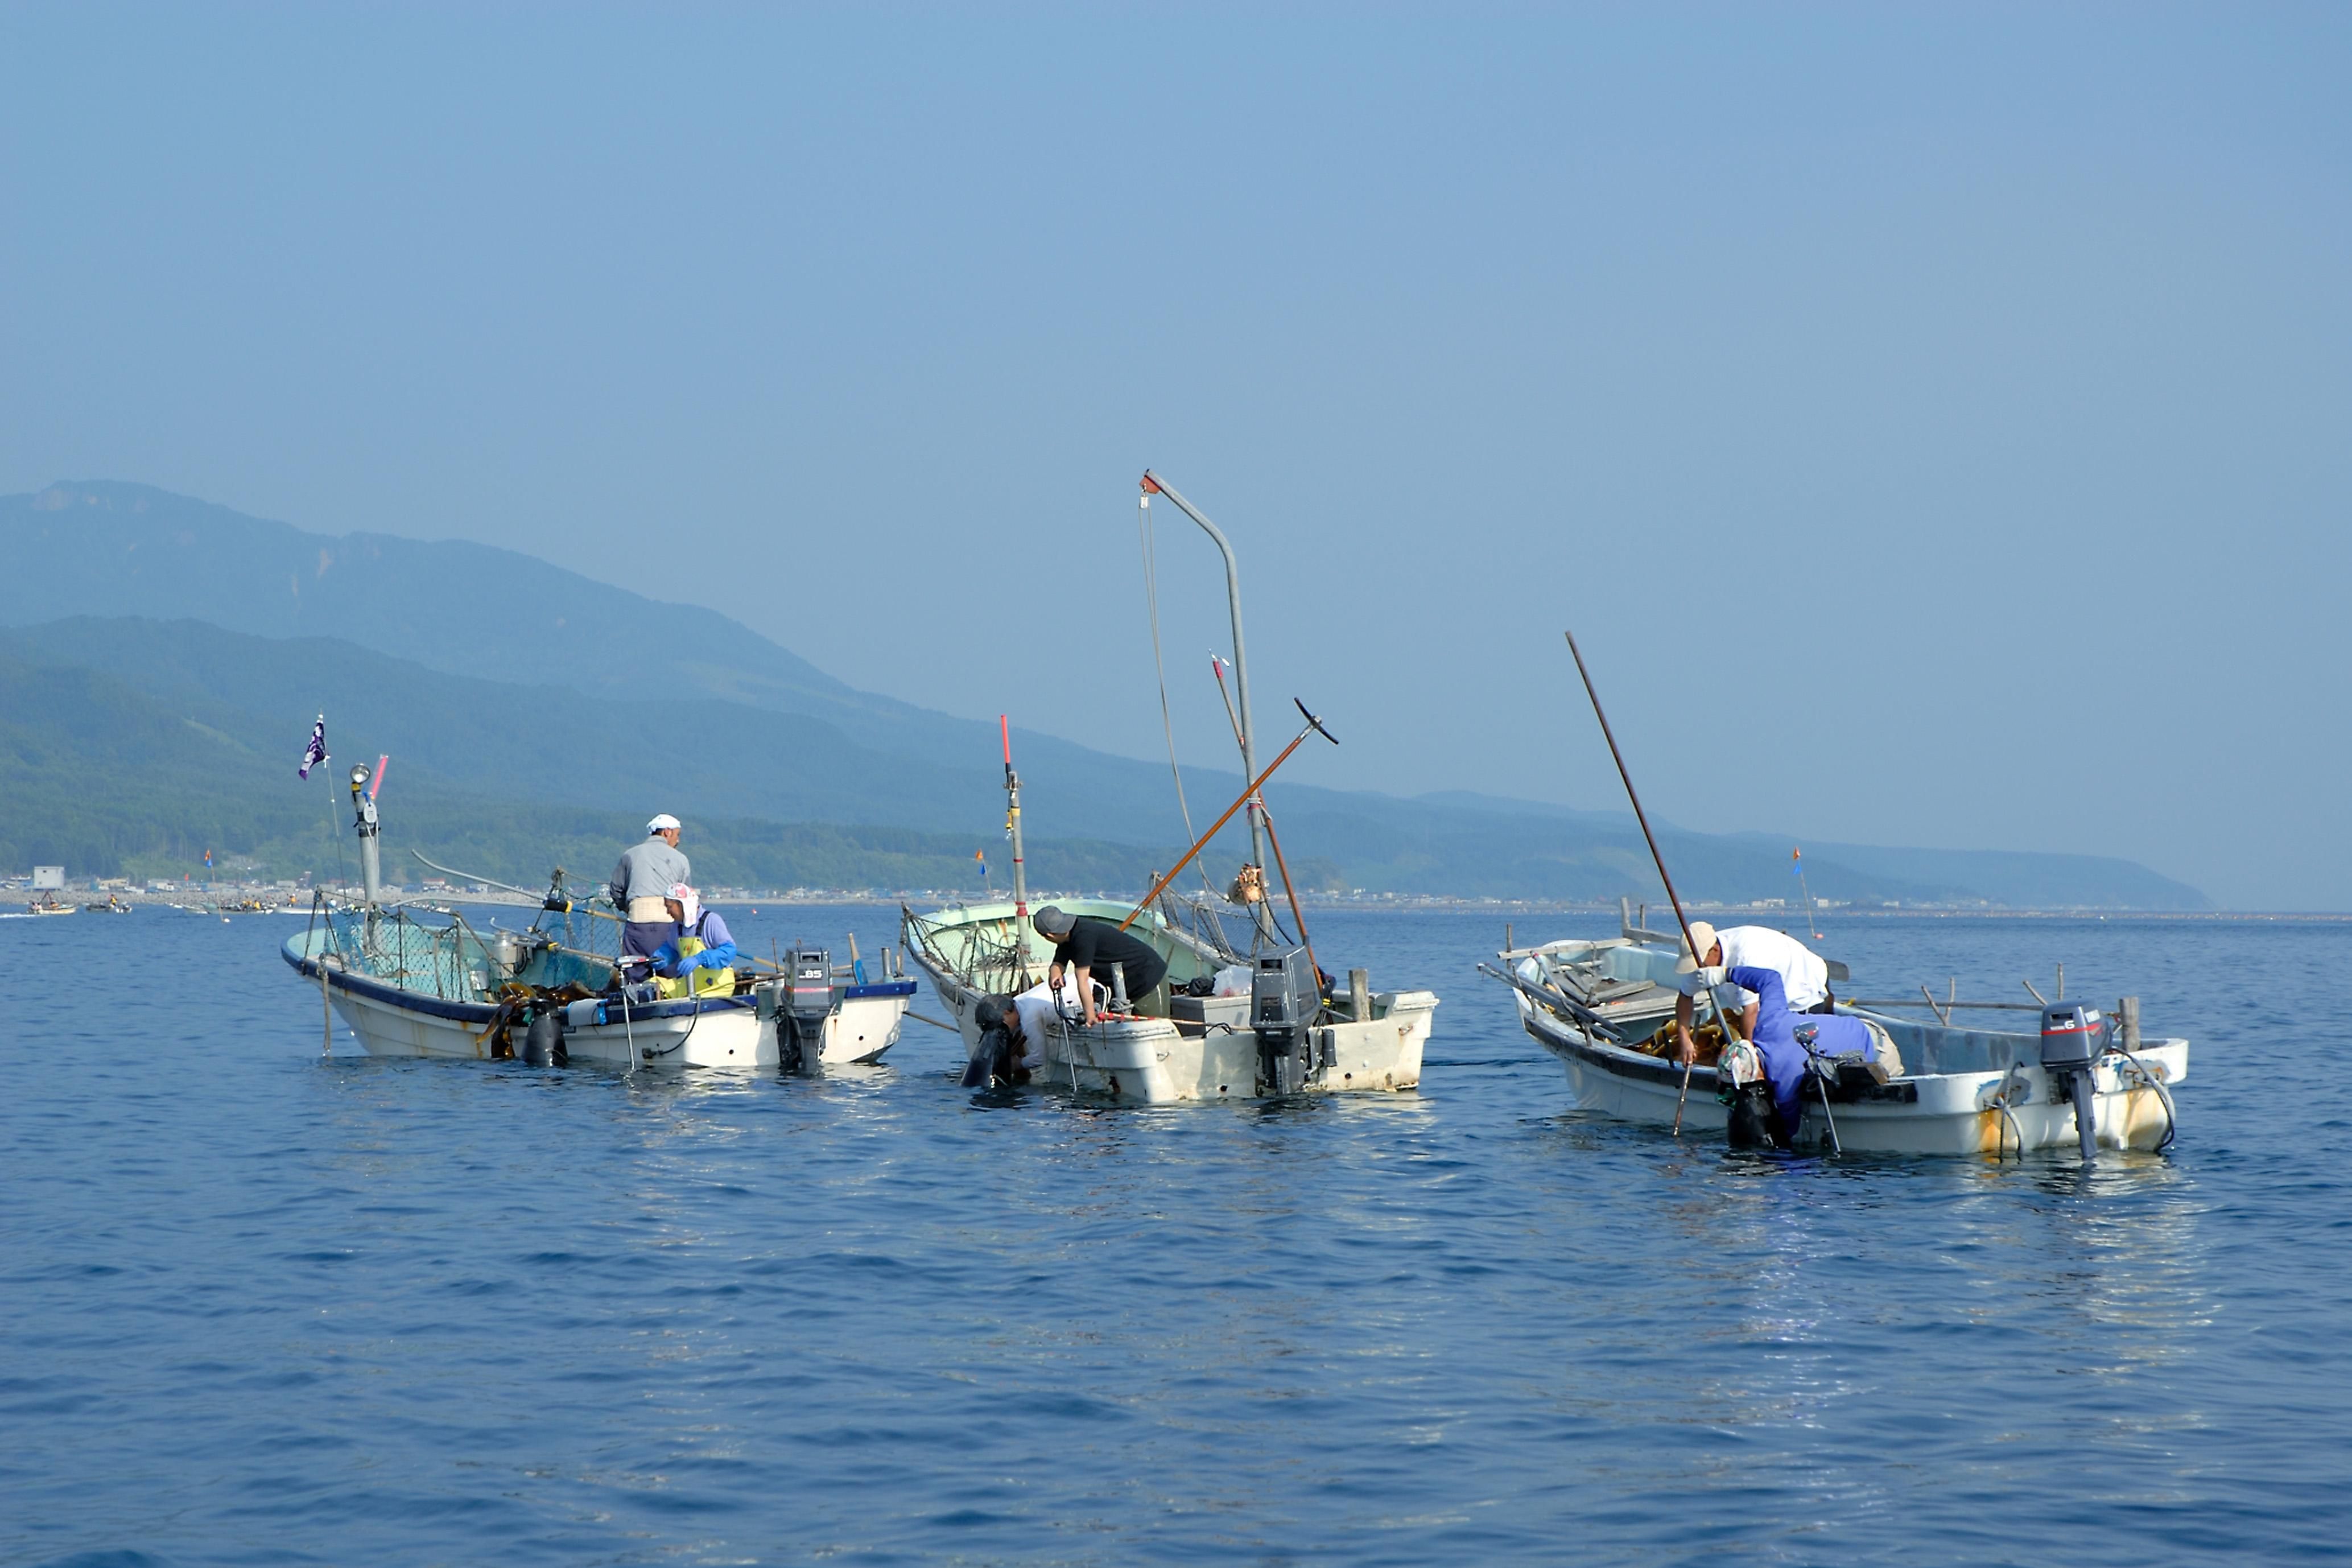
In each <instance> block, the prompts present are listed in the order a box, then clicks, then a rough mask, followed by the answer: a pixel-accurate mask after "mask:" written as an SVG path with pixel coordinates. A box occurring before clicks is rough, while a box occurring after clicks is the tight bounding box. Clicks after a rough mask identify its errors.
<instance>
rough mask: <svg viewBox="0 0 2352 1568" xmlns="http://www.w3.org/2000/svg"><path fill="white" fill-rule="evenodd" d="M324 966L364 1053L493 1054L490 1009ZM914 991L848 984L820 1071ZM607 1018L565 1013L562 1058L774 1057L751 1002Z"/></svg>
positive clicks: (897, 1016) (744, 1064)
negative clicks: (601, 1018) (415, 991)
mask: <svg viewBox="0 0 2352 1568" xmlns="http://www.w3.org/2000/svg"><path fill="white" fill-rule="evenodd" d="M303 942H304V939H303V938H301V937H296V938H294V939H292V940H290V941H289V942H287V944H286V950H285V957H286V961H287V963H289V964H290V965H292V966H293V967H294V968H295V969H296V970H297V971H298V972H299V973H301V974H302V975H303V976H304V977H305V978H306V979H308V980H309V981H310V983H311V984H313V985H315V984H318V980H319V963H320V961H319V960H317V959H314V958H311V957H309V956H306V955H305V953H304V952H302V951H301V949H302V945H303ZM325 962H326V970H327V994H328V1000H329V1002H330V1004H331V1005H332V1006H333V1008H334V1010H335V1014H336V1016H338V1017H340V1018H341V1019H342V1021H343V1023H344V1024H345V1025H346V1026H349V1028H350V1029H351V1032H352V1036H353V1037H355V1038H356V1039H358V1041H359V1043H360V1046H361V1048H362V1049H363V1050H365V1051H366V1052H367V1054H368V1055H370V1056H374V1057H431V1058H442V1059H452V1060H464V1061H476V1060H487V1059H488V1058H490V1057H491V1056H492V1054H493V1052H494V1049H495V1046H494V1044H493V1041H492V1037H491V1026H492V1024H493V1022H494V1020H495V1015H496V1009H495V1008H493V1007H491V1006H489V1005H486V1004H481V1003H471V1002H451V1001H444V1000H442V999H440V998H438V997H433V996H423V995H419V994H415V993H413V992H408V991H404V990H401V989H400V988H399V987H397V986H393V985H388V984H383V982H381V981H377V980H373V979H371V978H369V977H367V976H364V975H360V974H352V973H345V972H344V971H343V969H342V968H341V965H340V964H339V963H337V962H336V961H335V960H334V959H332V958H329V959H327V960H326V961H325ZM914 991H915V986H914V983H913V982H912V981H897V982H887V983H885V984H878V985H861V986H852V987H849V988H848V989H847V990H846V991H845V993H844V994H843V995H842V997H841V999H840V1001H839V1002H838V1004H837V1005H835V1008H834V1010H833V1011H832V1013H831V1014H829V1015H828V1016H826V1018H825V1019H824V1025H823V1036H822V1040H823V1047H822V1049H821V1050H820V1051H819V1053H818V1063H819V1065H823V1066H842V1065H846V1064H849V1063H854V1062H873V1061H878V1060H879V1059H880V1058H881V1057H882V1055H883V1053H885V1052H886V1051H887V1050H888V1049H889V1048H890V1047H892V1046H894V1045H896V1044H897V1043H898V1034H899V1030H900V1027H901V1022H902V1020H903V1018H904V1016H905V1014H906V1011H907V1004H908V1001H909V1000H910V999H911V997H912V996H913V994H914ZM613 1012H614V1007H613V1005H612V1004H611V1003H610V1002H604V1001H600V1000H595V999H592V1000H589V1001H585V1002H575V1003H573V1004H572V1005H571V1006H570V1007H568V1008H566V1009H565V1015H566V1017H565V1027H564V1035H563V1046H564V1052H565V1055H566V1057H567V1058H568V1059H569V1060H570V1061H572V1062H573V1063H602V1064H605V1065H609V1066H614V1067H622V1068H626V1067H631V1066H643V1067H697V1068H773V1067H776V1066H778V1065H779V1063H780V1062H781V1061H782V1052H781V1050H780V1049H779V1046H778V1040H777V1035H776V1020H775V1019H773V1018H772V1017H771V1018H762V1017H761V1016H760V1013H759V1009H758V1007H757V1006H756V1005H754V1003H753V999H752V998H751V997H749V996H731V997H706V998H702V999H700V1000H697V1001H677V1002H660V1003H655V1004H653V1005H650V1006H646V1007H639V1008H633V1009H630V1010H629V1012H628V1013H627V1014H626V1015H625V1016H619V1017H617V1018H614V1019H613V1020H612V1021H609V1022H600V1021H594V1020H596V1019H597V1017H598V1016H599V1015H600V1013H601V1014H603V1015H611V1014H612V1013H613Z"/></svg>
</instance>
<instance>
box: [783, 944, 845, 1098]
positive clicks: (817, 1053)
mask: <svg viewBox="0 0 2352 1568" xmlns="http://www.w3.org/2000/svg"><path fill="white" fill-rule="evenodd" d="M778 990H779V993H780V994H778V996H777V998H776V1000H777V1003H778V1006H777V1008H776V1065H777V1066H778V1067H780V1068H782V1069H783V1070H784V1071H786V1072H807V1071H810V1070H811V1069H813V1068H815V1066H816V1065H817V1062H818V1060H819V1058H822V1057H823V1056H824V1021H825V1019H826V1018H828V1017H829V1016H832V1013H833V954H832V953H831V952H827V951H826V950H825V949H824V948H821V947H796V948H794V949H793V955H792V957H791V958H790V959H788V960H786V961H785V964H784V982H783V984H782V985H781V986H780V987H779V988H778Z"/></svg>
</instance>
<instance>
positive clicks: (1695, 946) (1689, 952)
mask: <svg viewBox="0 0 2352 1568" xmlns="http://www.w3.org/2000/svg"><path fill="white" fill-rule="evenodd" d="M1690 939H1691V944H1690V946H1689V947H1686V948H1685V949H1683V961H1682V962H1681V963H1677V964H1675V973H1676V974H1696V973H1698V961H1699V960H1700V959H1702V958H1705V957H1706V955H1707V954H1708V953H1710V952H1714V951H1715V942H1716V936H1715V928H1714V927H1713V926H1711V925H1709V924H1707V923H1706V921H1691V923H1690Z"/></svg>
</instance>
